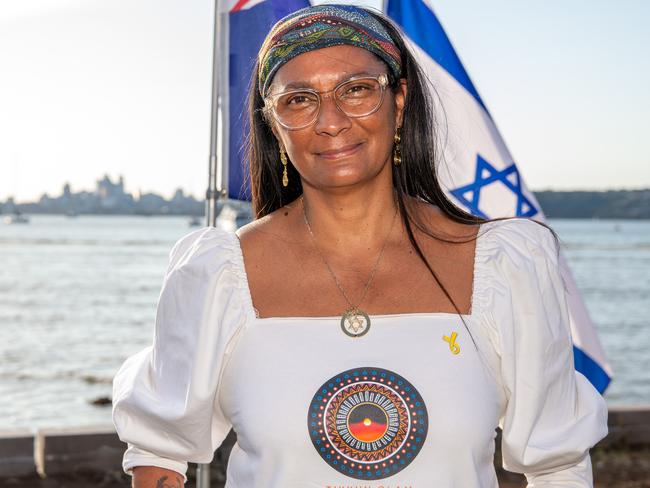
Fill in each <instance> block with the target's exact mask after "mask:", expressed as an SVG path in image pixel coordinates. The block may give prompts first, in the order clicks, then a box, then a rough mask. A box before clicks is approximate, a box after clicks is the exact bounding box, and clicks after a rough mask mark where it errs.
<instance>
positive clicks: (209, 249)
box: [169, 227, 239, 273]
mask: <svg viewBox="0 0 650 488" xmlns="http://www.w3.org/2000/svg"><path fill="white" fill-rule="evenodd" d="M238 260H239V244H238V241H237V235H236V234H235V233H234V232H230V231H227V230H225V229H221V228H219V227H202V228H200V229H196V230H194V231H192V232H189V233H187V234H185V235H184V236H182V237H181V238H180V239H178V240H177V241H176V243H175V244H174V246H173V247H172V249H171V251H170V252H169V271H174V270H179V269H183V270H185V271H190V270H191V271H194V272H196V273H205V272H213V271H215V270H217V269H222V268H224V267H228V266H232V265H236V264H237V262H238Z"/></svg>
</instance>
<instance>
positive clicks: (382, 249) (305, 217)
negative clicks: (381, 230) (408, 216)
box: [300, 196, 397, 310]
mask: <svg viewBox="0 0 650 488" xmlns="http://www.w3.org/2000/svg"><path fill="white" fill-rule="evenodd" d="M300 203H301V205H302V215H303V217H304V219H305V224H306V225H307V230H308V231H309V235H310V236H311V240H312V242H313V243H314V247H315V248H316V250H317V251H318V254H320V257H321V259H322V260H323V263H325V266H326V267H327V270H328V271H329V273H330V274H331V275H332V278H334V283H336V287H337V288H338V289H339V291H340V292H341V294H342V295H343V297H344V298H345V301H347V302H348V305H349V306H350V310H358V309H359V305H361V304H362V303H363V300H364V298H366V294H367V293H368V290H369V289H370V284H371V283H372V280H373V278H374V277H375V273H377V269H378V268H379V262H380V261H381V257H382V255H383V254H384V250H385V249H386V244H388V237H390V234H391V232H392V230H393V226H394V225H395V217H397V208H396V209H395V213H394V214H393V220H392V221H391V224H390V229H389V230H388V234H386V238H385V239H384V244H383V245H382V246H381V250H380V251H379V255H378V256H377V261H376V262H375V265H374V267H373V268H372V271H371V272H370V278H368V281H366V286H365V287H364V289H363V295H362V296H361V299H360V300H359V303H358V305H356V306H355V305H353V304H352V300H350V298H349V297H348V294H347V293H345V290H344V289H343V286H341V283H340V282H339V280H338V278H337V277H336V274H335V273H334V271H332V268H331V267H330V265H329V263H328V262H327V259H325V256H324V254H323V251H321V249H320V247H319V246H318V243H317V242H316V237H315V236H314V232H313V231H312V229H311V225H310V224H309V219H308V218H307V211H306V210H305V200H304V198H303V197H302V196H301V197H300Z"/></svg>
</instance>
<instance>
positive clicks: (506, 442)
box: [485, 219, 607, 488]
mask: <svg viewBox="0 0 650 488" xmlns="http://www.w3.org/2000/svg"><path fill="white" fill-rule="evenodd" d="M495 223H496V224H497V225H496V226H494V227H493V228H491V229H489V230H488V232H487V234H486V235H485V238H486V242H488V247H491V252H489V253H488V254H489V255H490V258H489V260H488V261H489V263H488V265H489V267H490V269H491V273H489V274H490V280H491V281H490V285H491V286H490V294H491V304H490V307H489V311H488V317H489V320H490V322H491V327H492V328H493V329H494V334H493V337H494V338H495V342H496V344H495V347H496V349H497V353H498V355H499V356H500V369H501V371H500V373H501V378H502V386H503V390H504V393H505V397H506V406H505V410H504V412H503V415H502V417H501V419H500V421H499V426H500V427H501V428H502V430H503V433H502V455H503V466H504V468H505V469H507V470H508V471H513V472H518V473H523V474H525V475H526V478H527V480H528V486H529V487H535V488H543V487H550V486H554V487H557V486H562V487H576V488H577V487H581V488H582V487H591V486H593V481H592V471H591V460H590V456H589V449H590V448H591V447H593V445H594V444H596V443H597V442H598V441H599V440H600V439H602V438H603V437H604V436H605V435H606V434H607V406H606V403H605V401H604V399H603V397H602V396H601V395H600V393H598V391H597V390H596V389H595V388H594V387H593V386H592V385H591V383H590V382H589V381H588V380H587V379H586V378H585V377H584V376H583V375H582V374H581V373H579V372H577V371H575V368H574V363H573V345H572V340H571V331H570V327H569V312H568V307H567V300H566V293H565V288H564V283H563V281H562V277H561V275H560V269H559V259H558V250H557V249H558V247H557V245H556V241H555V238H554V237H553V235H552V233H551V232H550V231H549V230H548V229H547V228H545V227H543V226H541V225H539V224H537V223H535V222H532V221H530V220H527V219H513V220H508V221H501V222H495Z"/></svg>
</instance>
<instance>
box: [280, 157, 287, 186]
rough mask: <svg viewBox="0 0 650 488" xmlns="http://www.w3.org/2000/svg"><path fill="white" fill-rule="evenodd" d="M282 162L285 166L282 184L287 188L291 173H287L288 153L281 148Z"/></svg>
mask: <svg viewBox="0 0 650 488" xmlns="http://www.w3.org/2000/svg"><path fill="white" fill-rule="evenodd" d="M280 162H281V163H282V166H284V170H283V171H282V186H284V187H285V188H286V187H287V186H289V175H288V174H287V153H285V152H284V151H283V150H282V149H280Z"/></svg>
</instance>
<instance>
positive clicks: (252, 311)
mask: <svg viewBox="0 0 650 488" xmlns="http://www.w3.org/2000/svg"><path fill="white" fill-rule="evenodd" d="M489 223H490V222H481V223H480V224H479V226H478V231H477V233H476V244H475V246H474V259H473V268H472V296H471V298H470V310H469V313H466V314H460V317H461V318H462V319H464V320H470V319H473V318H475V316H476V312H477V311H476V308H477V307H476V301H477V282H478V279H477V278H478V276H479V275H480V273H478V272H477V271H478V270H479V258H480V255H481V247H482V245H483V235H484V234H485V232H487V230H488V229H487V225H488V224H489ZM232 235H233V236H234V238H235V241H236V242H235V246H234V247H235V249H236V253H235V254H236V259H237V263H236V265H237V267H238V268H239V271H240V277H241V281H242V287H243V289H244V290H243V291H244V295H245V297H246V302H247V303H246V304H247V308H248V310H247V312H248V315H249V316H250V317H251V319H252V320H253V321H255V322H281V321H285V322H292V321H301V322H302V321H306V320H312V321H314V320H316V321H323V320H341V315H316V316H305V315H285V316H280V315H278V316H272V317H260V316H259V311H258V310H257V308H255V305H254V303H253V295H252V293H251V289H250V284H249V282H248V273H247V272H246V264H245V261H244V253H243V251H242V248H241V240H240V239H239V236H238V235H237V233H236V232H232ZM368 316H369V317H370V318H371V319H372V320H391V319H398V318H406V319H409V318H418V317H420V318H438V317H439V318H448V317H459V314H457V313H455V312H404V313H389V314H368Z"/></svg>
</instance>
